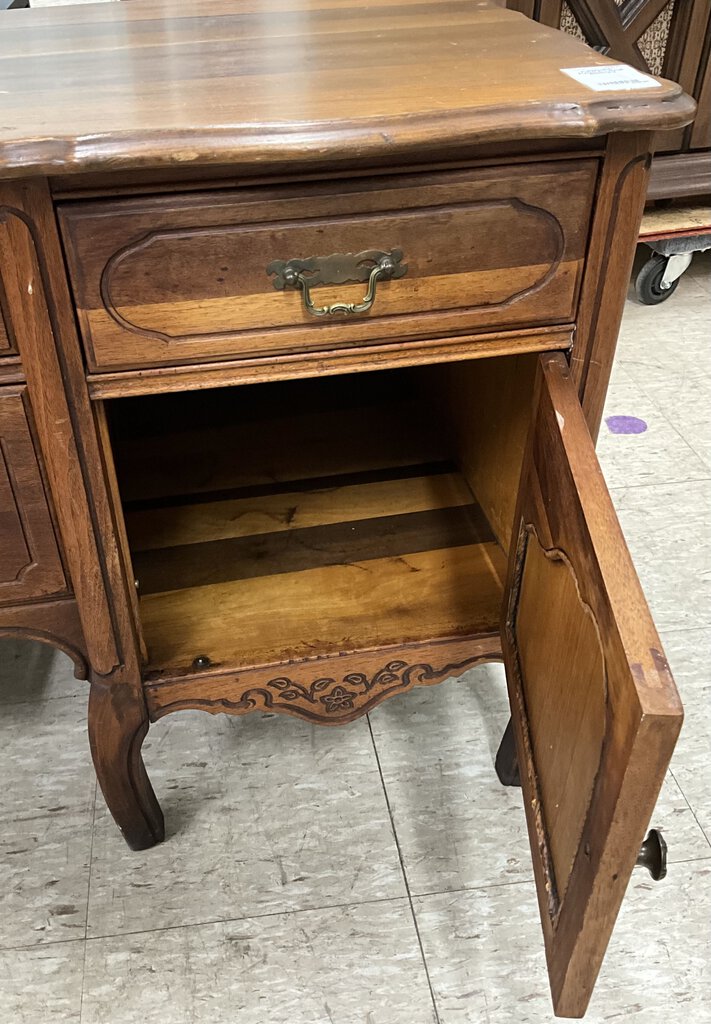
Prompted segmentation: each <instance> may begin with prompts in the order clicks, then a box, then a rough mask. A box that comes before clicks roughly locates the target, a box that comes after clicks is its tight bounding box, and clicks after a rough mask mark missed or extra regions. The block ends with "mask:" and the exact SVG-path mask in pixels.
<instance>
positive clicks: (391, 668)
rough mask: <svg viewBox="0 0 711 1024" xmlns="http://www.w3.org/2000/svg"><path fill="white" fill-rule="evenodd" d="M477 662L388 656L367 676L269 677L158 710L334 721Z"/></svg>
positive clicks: (477, 657) (474, 659)
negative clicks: (236, 691) (233, 691)
mask: <svg viewBox="0 0 711 1024" xmlns="http://www.w3.org/2000/svg"><path fill="white" fill-rule="evenodd" d="M481 660H482V657H481V655H479V654H477V655H474V656H472V657H468V658H465V659H463V660H462V661H458V662H453V663H451V664H448V665H444V666H443V667H442V668H435V667H433V666H432V665H430V664H427V663H425V662H418V663H415V664H408V663H407V662H406V661H401V660H393V661H389V662H387V664H386V665H384V666H383V668H381V669H378V670H377V671H376V672H374V673H373V674H367V673H365V672H348V673H346V674H344V675H343V676H341V677H340V678H336V677H335V676H320V677H319V678H318V679H315V680H314V681H313V682H312V683H309V684H303V683H300V682H298V681H296V680H295V679H291V678H289V677H288V676H275V677H274V678H273V679H268V680H267V681H266V682H265V683H263V684H260V685H258V686H250V687H249V688H248V689H245V690H243V691H242V693H241V694H240V695H239V697H237V696H235V697H234V698H231V697H228V696H224V697H219V698H214V699H212V700H201V699H193V700H189V701H185V702H182V701H177V702H174V703H171V704H168V705H164V707H163V708H162V712H161V713H162V714H167V713H168V712H170V711H177V710H179V709H180V707H181V706H185V707H188V706H189V707H192V708H203V709H204V710H206V711H226V712H229V713H231V714H246V713H247V712H249V711H285V712H287V713H290V714H293V715H297V716H299V717H300V718H305V719H307V720H309V721H312V722H319V723H321V724H325V725H335V724H338V723H339V722H349V721H352V720H353V719H354V718H358V717H359V716H360V715H364V714H366V713H367V712H368V711H370V710H371V709H372V708H374V707H375V706H376V705H377V704H380V702H381V701H383V700H385V699H386V698H387V697H390V696H392V695H393V694H395V693H404V692H406V691H407V690H411V689H412V688H413V687H414V686H418V685H422V684H427V683H433V682H437V681H439V680H443V679H446V678H447V677H448V676H453V675H457V674H459V673H461V672H463V671H464V670H465V669H466V668H469V667H470V666H472V665H474V664H476V663H477V662H479V661H481Z"/></svg>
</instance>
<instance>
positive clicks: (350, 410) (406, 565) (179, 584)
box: [113, 373, 506, 672]
mask: <svg viewBox="0 0 711 1024" xmlns="http://www.w3.org/2000/svg"><path fill="white" fill-rule="evenodd" d="M382 378H384V379H382ZM409 381H410V377H409V376H408V375H407V374H401V373H388V374H376V375H373V374H368V375H365V376H358V377H355V378H353V377H349V378H336V379H334V380H328V381H325V382H323V381H321V382H301V383H298V384H293V383H292V384H286V385H285V384H282V385H276V386H275V385H268V386H265V387H262V388H256V389H247V394H246V395H244V394H241V393H237V394H235V393H234V392H231V391H224V392H212V393H210V394H209V395H208V394H202V395H197V396H195V395H192V396H170V397H169V398H166V397H164V398H160V399H154V400H153V401H151V399H140V400H130V401H129V402H128V403H127V405H128V407H127V408H126V407H124V408H122V407H121V406H122V403H121V402H118V403H116V405H117V407H118V408H117V410H116V415H115V416H114V417H113V422H114V438H115V440H114V451H115V453H116V456H117V463H118V471H119V484H120V486H122V488H123V493H124V495H125V496H126V500H125V504H124V511H125V517H126V528H127V533H128V540H129V547H130V550H131V555H132V560H133V570H134V573H135V575H136V578H137V581H138V587H139V594H140V615H141V622H142V626H143V630H144V635H145V639H146V644H147V648H148V653H149V671H153V672H155V671H159V672H165V671H168V672H176V671H186V670H189V669H190V668H191V666H192V665H193V664H194V662H195V660H196V659H198V662H200V661H202V662H203V663H205V662H209V664H211V665H212V666H216V667H221V668H226V667H229V668H233V669H238V668H240V667H247V666H254V665H260V664H270V663H280V662H289V661H294V660H297V661H298V660H300V659H307V658H310V657H311V658H313V657H314V656H321V657H323V656H328V655H334V654H339V653H342V652H346V651H350V652H354V651H359V650H361V651H364V650H374V649H378V648H384V647H389V646H395V645H399V644H401V645H406V644H410V643H416V642H420V643H422V642H425V641H431V640H433V639H438V638H442V639H444V638H454V639H462V638H466V637H477V636H479V635H489V634H491V633H494V632H496V631H497V629H498V622H499V618H500V611H501V598H502V590H503V581H504V577H505V572H506V557H505V554H504V552H503V550H502V549H501V547H500V545H499V543H498V541H497V539H496V537H495V535H494V532H493V530H492V528H491V526H490V525H489V523H488V521H487V518H486V516H485V514H484V512H483V511H482V509H481V507H480V506H479V505H478V504H477V502H476V499H475V497H474V496H473V494H472V491H471V489H470V487H469V485H468V484H467V482H466V480H465V479H464V477H463V476H462V474H461V472H460V470H459V468H458V466H457V463H456V462H455V461H454V459H453V458H452V452H451V450H450V449H448V447H447V445H446V443H445V440H444V437H443V436H442V433H441V424H440V425H439V430H438V425H437V422H436V417H433V418H432V420H430V418H429V417H426V416H423V415H422V408H423V407H422V405H419V404H418V401H417V400H416V399H415V398H413V397H412V396H411V395H409V394H408V393H407V391H406V388H407V387H408V384H409ZM324 384H325V385H326V386H324ZM399 389H402V391H401V394H398V390H399ZM391 391H392V392H394V394H391ZM137 401H138V403H142V404H143V406H144V412H145V415H146V417H147V418H150V417H151V412H150V409H151V406H154V407H155V406H156V405H158V408H157V409H154V412H155V413H156V414H157V419H158V420H159V421H160V423H161V428H162V429H161V431H160V432H159V433H157V434H156V435H155V436H153V437H150V436H149V437H146V434H145V433H144V431H143V430H142V429H141V431H140V436H138V437H137V439H136V440H135V442H132V440H131V438H130V437H126V436H124V437H121V430H122V423H125V422H126V421H130V422H131V423H132V424H133V427H134V429H135V427H136V424H137V422H139V419H140V413H141V410H138V409H137V408H136V402H137ZM319 403H320V404H319ZM125 405H126V403H124V406H125ZM216 410H217V412H216ZM270 410H274V412H271V413H269V411H270ZM137 417H138V418H137ZM178 419H179V420H180V423H178V422H176V421H177V420H178ZM186 421H189V422H190V425H189V426H188V425H186ZM171 422H172V423H174V424H175V432H173V431H171V430H169V429H167V424H169V423H171ZM156 466H157V467H160V470H159V473H158V474H157V475H156V474H155V473H154V472H153V471H152V469H151V467H156Z"/></svg>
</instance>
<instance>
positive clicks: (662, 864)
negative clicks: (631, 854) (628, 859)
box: [635, 828, 667, 882]
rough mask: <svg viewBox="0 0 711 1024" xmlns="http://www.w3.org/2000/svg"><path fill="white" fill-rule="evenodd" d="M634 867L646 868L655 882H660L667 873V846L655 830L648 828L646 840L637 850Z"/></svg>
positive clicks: (660, 834) (662, 837)
mask: <svg viewBox="0 0 711 1024" xmlns="http://www.w3.org/2000/svg"><path fill="white" fill-rule="evenodd" d="M635 867H638V868H646V869H647V871H649V873H650V875H651V876H652V878H653V879H654V881H655V882H659V881H661V879H662V878H664V877H665V875H666V873H667V844H666V843H665V841H664V836H663V835H662V833H661V832H660V831H659V830H658V829H656V828H650V830H649V832H648V834H647V838H646V839H645V840H644V842H643V843H642V845H641V846H640V848H639V856H638V857H637V862H636V864H635Z"/></svg>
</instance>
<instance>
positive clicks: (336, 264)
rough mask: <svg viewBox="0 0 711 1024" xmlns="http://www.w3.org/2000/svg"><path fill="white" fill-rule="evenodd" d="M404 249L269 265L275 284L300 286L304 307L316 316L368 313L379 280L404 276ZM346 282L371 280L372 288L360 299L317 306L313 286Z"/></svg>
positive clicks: (276, 285) (279, 261) (268, 268)
mask: <svg viewBox="0 0 711 1024" xmlns="http://www.w3.org/2000/svg"><path fill="white" fill-rule="evenodd" d="M401 260H402V252H401V251H400V250H399V249H391V250H390V252H382V251H381V250H379V249H367V250H365V252H357V253H352V252H347V253H342V254H339V253H335V254H334V255H333V256H310V257H309V258H308V259H305V260H274V261H273V262H272V263H270V264H269V266H268V267H267V273H268V274H274V275H275V276H274V282H273V284H274V287H275V288H276V289H277V290H278V291H283V290H284V289H285V288H300V289H301V293H302V295H303V299H304V308H305V309H306V311H307V312H308V313H310V314H311V315H312V316H334V315H337V314H339V313H341V314H344V315H346V316H351V315H352V314H358V313H367V312H368V310H369V309H370V308H371V307H372V305H373V303H374V302H375V288H376V285H377V283H378V281H391V280H394V279H395V278H398V277H404V276H405V274H406V273H407V264H406V263H402V262H401ZM344 281H363V282H365V281H367V282H368V290H367V291H366V293H365V295H364V296H363V298H362V300H361V301H360V302H334V303H332V304H331V305H330V306H316V305H314V303H313V301H312V299H311V288H313V287H314V286H315V285H319V284H342V283H343V282H344Z"/></svg>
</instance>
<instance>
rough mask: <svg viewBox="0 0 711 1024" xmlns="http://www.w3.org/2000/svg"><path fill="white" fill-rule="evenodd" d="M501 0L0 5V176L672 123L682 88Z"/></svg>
mask: <svg viewBox="0 0 711 1024" xmlns="http://www.w3.org/2000/svg"><path fill="white" fill-rule="evenodd" d="M614 64H615V62H613V61H610V60H608V58H606V57H603V56H601V55H600V54H598V53H596V52H595V51H593V50H591V49H589V48H588V47H586V46H584V45H583V44H581V43H579V42H578V41H577V40H575V39H573V38H571V37H569V36H567V35H564V34H563V33H560V32H557V31H554V30H552V29H549V28H546V27H544V26H541V25H538V24H536V23H534V22H532V21H530V20H529V19H527V18H525V17H523V16H522V15H520V14H517V13H515V12H512V11H506V10H503V9H502V8H500V7H499V6H498V5H496V4H494V3H492V2H490V0H441V2H429V3H424V2H420V3H418V2H413V0H370V2H368V3H358V2H356V0H346V2H343V3H336V2H335V0H201V2H200V3H199V4H196V3H194V2H192V0H141V2H140V3H137V2H135V3H113V4H89V5H80V6H69V7H66V6H63V7H54V8H43V9H39V8H38V9H31V10H21V11H13V12H11V13H10V12H3V13H0V176H2V177H15V176H22V175H28V174H50V175H51V174H55V173H56V174H67V173H73V172H77V171H99V170H111V169H128V168H147V167H166V166H180V165H182V166H185V165H191V164H193V165H196V166H198V165H205V164H214V163H230V162H232V161H235V160H239V162H240V164H254V163H258V164H264V165H269V164H275V163H278V162H280V163H282V164H283V163H284V162H293V163H294V164H303V163H307V162H309V161H311V162H314V161H321V162H323V161H324V160H328V159H331V158H334V159H338V158H342V157H343V156H344V154H345V153H348V154H349V158H350V159H353V158H357V157H359V156H361V157H363V158H369V157H375V156H377V157H379V158H382V157H383V156H386V157H387V156H388V155H389V154H393V155H394V156H397V157H398V158H402V157H407V155H408V153H411V152H416V151H417V150H418V149H422V148H423V147H426V146H428V147H434V146H443V145H453V144H454V145H456V144H461V143H463V142H472V143H475V142H476V143H478V142H481V141H497V140H512V139H527V138H537V139H541V138H543V139H545V138H564V137H571V138H581V137H590V136H595V135H602V134H605V133H607V132H609V131H617V130H631V129H640V128H642V129H650V130H657V129H663V128H676V127H679V126H680V125H682V124H685V123H688V122H689V121H690V120H691V118H692V117H693V112H694V105H693V101H692V100H691V99H689V98H688V97H687V96H685V95H684V94H683V92H682V91H681V89H680V87H679V86H678V85H676V84H675V83H672V82H667V81H662V82H661V84H658V83H659V81H660V80H657V83H656V84H650V85H648V86H647V85H646V84H644V83H643V84H642V85H641V86H640V85H639V84H637V85H636V86H635V87H634V88H627V89H624V88H623V89H618V88H614V87H613V88H611V89H609V90H606V91H596V90H595V89H592V88H590V87H589V86H588V85H586V84H581V83H579V82H578V81H576V80H575V79H574V78H572V77H570V76H569V75H567V74H564V73H563V72H562V70H561V69H564V68H588V67H594V66H598V65H612V66H614Z"/></svg>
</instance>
